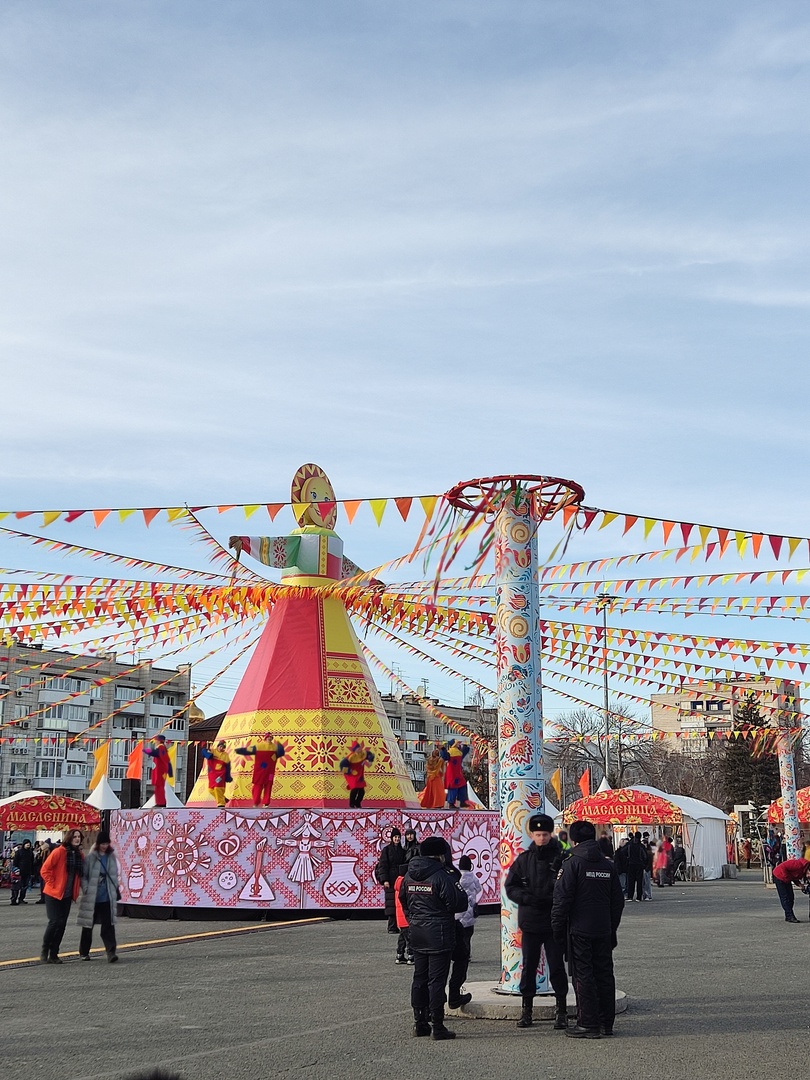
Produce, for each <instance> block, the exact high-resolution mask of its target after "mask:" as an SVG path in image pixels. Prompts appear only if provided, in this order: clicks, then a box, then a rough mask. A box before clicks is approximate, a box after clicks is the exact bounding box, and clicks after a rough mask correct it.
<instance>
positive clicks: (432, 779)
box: [417, 743, 445, 810]
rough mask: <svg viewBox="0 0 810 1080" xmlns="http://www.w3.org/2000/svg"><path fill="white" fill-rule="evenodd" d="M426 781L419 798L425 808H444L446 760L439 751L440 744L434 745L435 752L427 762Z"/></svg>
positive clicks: (420, 803)
mask: <svg viewBox="0 0 810 1080" xmlns="http://www.w3.org/2000/svg"><path fill="white" fill-rule="evenodd" d="M425 776H426V782H425V786H424V788H423V789H422V791H420V792H419V794H418V796H417V798H418V799H419V805H420V806H421V807H422V809H423V810H442V809H443V808H444V803H445V791H444V762H443V761H442V755H441V753H440V751H439V744H438V743H436V745H435V746H434V747H433V753H432V754H431V755H430V757H429V758H428V759H427V761H426V762H425Z"/></svg>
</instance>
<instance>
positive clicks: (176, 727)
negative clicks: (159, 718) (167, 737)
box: [168, 714, 186, 731]
mask: <svg viewBox="0 0 810 1080" xmlns="http://www.w3.org/2000/svg"><path fill="white" fill-rule="evenodd" d="M168 730H169V731H185V730H186V717H185V714H184V715H183V716H176V717H175V718H174V720H172V722H171V723H170V724H169V728H168Z"/></svg>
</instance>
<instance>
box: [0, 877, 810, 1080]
mask: <svg viewBox="0 0 810 1080" xmlns="http://www.w3.org/2000/svg"><path fill="white" fill-rule="evenodd" d="M7 895H8V894H0V897H2V898H3V900H4V901H5V897H6V896H7ZM807 907H808V905H807V901H806V900H805V898H804V897H799V899H798V901H797V914H798V915H799V917H800V918H801V919H802V923H801V925H799V926H790V925H788V924H786V923H785V922H784V920H783V917H782V912H781V909H780V907H779V903H778V900H777V898H776V894H775V893H774V891H773V890H772V889H771V890H766V889H765V888H764V887H763V886H762V884H761V881H760V880H759V875H758V874H757V873H755V872H754V871H751V872H750V873H744V874H743V876H742V878H741V879H740V880H739V881H720V882H706V883H701V884H694V885H691V884H690V885H678V886H675V887H674V888H671V889H665V890H658V889H654V890H653V902H652V903H642V904H630V905H628V907H627V908H626V910H625V917H624V920H623V922H622V926H621V929H620V932H619V948H618V951H617V954H616V967H617V981H618V985H619V986H620V987H621V988H622V989H624V990H625V991H626V992H627V993H628V996H629V998H630V1006H629V1009H628V1011H627V1012H626V1013H625V1014H624V1015H623V1016H620V1017H619V1018H618V1020H617V1025H616V1030H617V1037H616V1038H615V1039H613V1040H602V1041H600V1042H599V1044H598V1045H597V1044H596V1043H595V1042H578V1041H575V1040H571V1039H566V1038H565V1037H564V1036H563V1035H562V1034H561V1033H560V1032H554V1031H552V1029H551V1025H550V1024H547V1023H542V1024H536V1025H535V1027H534V1028H532V1029H531V1030H529V1031H518V1030H517V1029H516V1028H515V1027H514V1025H512V1024H510V1023H502V1022H496V1021H481V1020H464V1021H462V1020H451V1021H449V1024H450V1026H451V1027H453V1028H454V1029H455V1031H456V1032H457V1033H458V1035H459V1038H457V1039H456V1040H455V1041H454V1042H451V1043H434V1042H432V1041H431V1040H429V1039H413V1038H412V1037H411V1035H410V1026H411V1012H410V1008H409V1005H408V992H409V986H410V978H411V969H410V968H405V967H397V966H395V964H394V942H395V940H396V939H395V938H394V937H389V936H388V935H387V934H386V932H385V925H384V923H382V922H376V921H360V920H358V921H351V920H349V921H345V922H332V921H325V922H317V923H311V924H304V925H298V926H294V927H288V928H283V927H273V928H268V929H265V928H262V929H259V930H258V931H257V932H255V933H245V934H229V935H226V936H224V937H206V938H195V939H192V940H187V941H184V942H183V943H175V944H167V945H165V946H164V947H159V948H137V949H133V950H124V951H123V953H122V960H121V963H119V964H116V965H109V964H107V963H106V962H105V960H104V959H103V955H102V956H101V957H99V958H97V959H94V960H93V962H91V963H80V962H78V961H66V962H65V964H63V965H62V966H61V967H52V966H48V965H40V964H33V965H29V966H24V967H0V1010H1V1012H0V1015H1V1016H2V1023H0V1062H2V1066H0V1072H1V1074H2V1076H3V1077H4V1080H31V1078H32V1077H34V1078H42V1080H57V1078H58V1080H123V1078H124V1077H126V1076H127V1075H128V1074H129V1073H131V1072H133V1071H135V1070H137V1069H142V1068H146V1067H149V1066H153V1065H157V1064H159V1065H162V1066H163V1067H165V1068H167V1069H171V1070H176V1071H177V1072H179V1073H180V1074H181V1075H182V1076H183V1077H184V1080H263V1078H265V1077H267V1078H274V1080H275V1078H279V1077H293V1076H305V1077H307V1078H311V1080H338V1078H340V1080H343V1078H345V1080H405V1078H408V1080H410V1078H414V1077H415V1078H420V1077H432V1076H435V1077H437V1078H438V1080H470V1078H473V1080H475V1078H478V1077H482V1078H483V1077H523V1076H526V1077H532V1078H533V1077H541V1078H548V1080H579V1078H583V1080H584V1078H586V1077H588V1076H591V1075H595V1074H596V1073H597V1072H598V1075H599V1077H600V1080H631V1078H633V1080H635V1078H640V1080H643V1078H645V1077H656V1080H668V1078H670V1077H672V1078H673V1080H674V1078H678V1080H682V1078H683V1077H684V1076H686V1077H695V1078H697V1077H705V1078H707V1080H708V1078H712V1080H726V1078H727V1080H745V1078H749V1077H751V1078H757V1080H759V1078H762V1077H765V1076H768V1075H771V1074H772V1073H773V1071H774V1069H777V1068H778V1069H781V1068H782V1066H781V1065H777V1060H778V1061H780V1062H784V1061H790V1062H794V1063H796V1065H797V1067H800V1063H801V1061H802V1060H803V1059H804V1056H805V1055H806V1053H807V1046H808V1035H809V1032H810V1021H808V1009H807V1002H806V998H807V986H808V974H807V956H808V951H809V950H810V923H808V921H807V918H808V911H807ZM44 922H45V915H44V908H43V907H41V906H39V907H38V906H35V905H33V904H29V905H28V906H27V907H22V908H12V907H10V905H8V902H7V901H5V902H3V903H2V906H0V960H3V961H8V960H12V959H18V958H24V957H31V956H35V955H37V954H38V951H39V945H40V941H41V937H42V930H43V927H44ZM235 925H244V924H229V923H206V924H200V923H186V922H183V923H177V922H173V923H161V922H149V921H143V920H122V922H121V923H120V924H119V930H120V933H119V940H120V941H121V943H127V942H143V941H146V940H149V939H156V938H163V937H178V936H185V935H193V934H198V933H205V932H211V931H222V930H229V929H232V928H233V926H235ZM78 937H79V931H78V928H77V927H76V925H75V911H74V916H73V917H72V919H71V922H70V924H69V927H68V932H67V934H66V937H65V943H64V949H63V952H64V954H68V953H69V952H70V951H75V948H76V945H77V944H78ZM99 944H100V942H99ZM498 949H499V944H498V925H497V919H496V918H495V917H483V918H481V919H479V922H478V926H477V929H476V932H475V937H474V939H473V963H472V965H471V967H470V980H471V981H472V980H476V981H478V980H481V979H485V978H487V977H488V976H490V975H492V976H495V975H496V973H497V970H498Z"/></svg>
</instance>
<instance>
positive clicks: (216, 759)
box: [202, 739, 231, 806]
mask: <svg viewBox="0 0 810 1080" xmlns="http://www.w3.org/2000/svg"><path fill="white" fill-rule="evenodd" d="M202 756H203V757H204V758H205V762H206V766H207V769H208V790H209V791H210V792H211V794H212V795H213V796H214V798H215V799H216V802H217V806H224V805H225V785H226V784H230V782H231V755H230V754H229V753H228V749H227V747H226V745H225V743H224V742H223V741H222V739H220V741H219V742H218V743H217V744H216V746H213V747H209V749H207V750H203V751H202Z"/></svg>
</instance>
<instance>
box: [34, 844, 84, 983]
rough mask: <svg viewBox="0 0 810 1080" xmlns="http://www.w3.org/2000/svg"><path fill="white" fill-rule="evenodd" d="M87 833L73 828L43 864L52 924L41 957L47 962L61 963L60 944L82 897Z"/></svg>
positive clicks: (44, 888) (44, 884)
mask: <svg viewBox="0 0 810 1080" xmlns="http://www.w3.org/2000/svg"><path fill="white" fill-rule="evenodd" d="M83 840H84V834H83V833H81V832H80V831H79V830H78V829H72V830H71V831H70V832H68V833H66V834H65V840H64V843H62V844H60V845H59V846H58V847H55V848H54V849H53V851H52V852H51V853H50V855H49V856H48V858H47V859H46V860H45V862H44V863H43V864H42V881H43V886H42V891H43V893H44V895H45V911H46V913H47V915H48V925H47V926H46V928H45V936H44V937H43V939H42V953H41V955H40V960H41V961H42V962H43V963H46V964H61V963H62V960H61V959H60V957H59V946H60V945H61V944H62V938H63V937H64V934H65V927H66V926H67V921H68V917H69V915H70V906H71V904H72V903H73V901H74V900H78V898H79V892H80V890H81V885H82V871H83V868H84V858H83V857H82V842H83Z"/></svg>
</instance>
